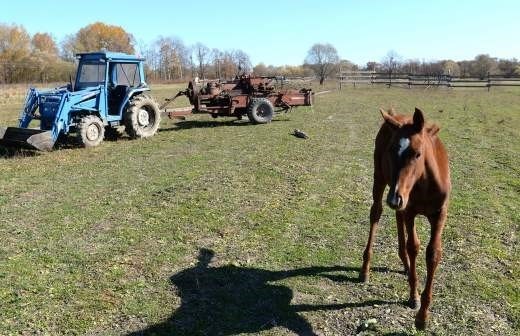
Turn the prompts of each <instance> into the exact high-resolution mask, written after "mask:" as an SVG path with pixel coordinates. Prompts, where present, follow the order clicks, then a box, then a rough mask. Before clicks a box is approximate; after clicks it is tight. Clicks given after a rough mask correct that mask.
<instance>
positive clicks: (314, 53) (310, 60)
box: [305, 43, 339, 85]
mask: <svg viewBox="0 0 520 336" xmlns="http://www.w3.org/2000/svg"><path fill="white" fill-rule="evenodd" d="M338 62H339V56H338V51H337V50H336V48H334V46H333V45H332V44H330V43H325V44H322V43H316V44H314V45H313V46H312V47H311V48H310V49H309V51H308V52H307V57H306V58H305V64H306V65H307V66H309V67H310V68H311V69H313V70H314V73H315V74H316V76H318V78H319V79H320V85H323V82H324V81H325V78H327V77H328V76H330V75H331V74H332V73H333V72H334V71H336V69H337V64H338Z"/></svg>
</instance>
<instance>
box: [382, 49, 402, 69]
mask: <svg viewBox="0 0 520 336" xmlns="http://www.w3.org/2000/svg"><path fill="white" fill-rule="evenodd" d="M401 63H402V57H401V56H400V55H399V54H398V53H396V52H395V51H394V50H390V51H389V52H388V53H387V54H386V56H385V57H384V58H383V60H382V61H381V65H382V66H383V70H385V71H387V72H389V73H390V74H391V73H393V72H395V71H396V70H397V69H398V68H399V66H400V65H401Z"/></svg>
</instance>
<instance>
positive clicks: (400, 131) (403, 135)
mask: <svg viewBox="0 0 520 336" xmlns="http://www.w3.org/2000/svg"><path fill="white" fill-rule="evenodd" d="M380 111H381V114H382V115H383V119H384V120H385V124H387V125H388V128H389V129H390V130H391V132H392V137H391V140H390V143H388V144H387V146H388V147H387V148H386V151H385V157H384V160H385V161H386V163H387V169H388V170H389V177H390V191H389V192H388V196H387V199H386V203H387V204H388V206H390V207H391V208H392V209H395V210H404V209H405V208H406V206H407V204H408V200H409V196H410V192H411V191H412V189H413V187H414V185H415V184H416V183H417V181H418V180H419V179H421V177H422V176H424V173H425V159H426V157H427V154H429V152H428V150H429V149H430V152H431V143H432V142H431V140H430V139H431V137H433V136H434V135H435V134H437V132H438V131H439V127H438V126H436V125H429V126H425V121H424V115H423V112H422V111H421V110H420V109H418V108H415V113H414V115H413V118H409V117H405V116H400V115H394V113H393V111H392V110H390V111H388V112H386V111H384V110H383V109H381V110H380Z"/></svg>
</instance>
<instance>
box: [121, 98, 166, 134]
mask: <svg viewBox="0 0 520 336" xmlns="http://www.w3.org/2000/svg"><path fill="white" fill-rule="evenodd" d="M160 123H161V113H160V110H159V106H158V105H157V102H156V101H155V100H154V99H153V98H152V97H149V96H146V95H139V96H137V97H134V98H132V100H131V101H130V104H129V106H128V108H127V110H126V113H125V130H126V133H128V135H129V136H130V137H131V138H134V139H139V138H148V137H151V136H153V135H154V134H155V132H157V129H158V128H159V124H160Z"/></svg>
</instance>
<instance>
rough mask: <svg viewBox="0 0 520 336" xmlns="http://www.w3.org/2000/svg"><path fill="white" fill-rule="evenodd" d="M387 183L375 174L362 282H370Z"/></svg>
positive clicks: (360, 275) (360, 276)
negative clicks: (373, 248) (373, 249)
mask: <svg viewBox="0 0 520 336" xmlns="http://www.w3.org/2000/svg"><path fill="white" fill-rule="evenodd" d="M385 186H386V185H385V183H384V182H383V179H382V178H380V177H378V176H377V175H374V185H373V186H372V199H373V203H372V207H371V208H370V232H369V234H368V241H367V245H366V247H365V251H364V252H363V266H362V267H361V272H360V274H359V279H360V280H361V281H362V282H368V279H369V273H370V259H372V245H373V243H374V239H375V235H376V230H377V224H378V223H379V219H380V218H381V214H382V213H383V193H384V191H385Z"/></svg>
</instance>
